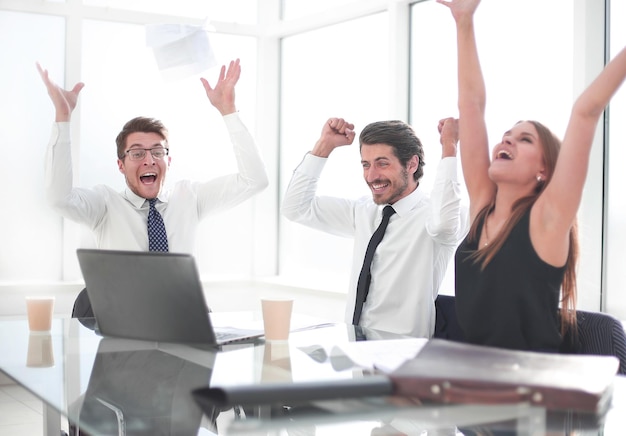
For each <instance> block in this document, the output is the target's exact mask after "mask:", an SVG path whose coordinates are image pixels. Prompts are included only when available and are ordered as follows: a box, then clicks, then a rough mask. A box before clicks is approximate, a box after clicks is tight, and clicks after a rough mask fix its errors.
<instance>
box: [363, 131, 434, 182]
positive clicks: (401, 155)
mask: <svg viewBox="0 0 626 436" xmlns="http://www.w3.org/2000/svg"><path fill="white" fill-rule="evenodd" d="M373 144H386V145H389V146H391V147H392V148H393V154H394V155H395V156H396V157H397V158H398V160H399V161H400V163H401V164H402V166H403V167H405V168H406V166H407V164H408V163H409V161H410V160H411V158H412V157H413V156H417V158H418V159H419V163H418V164H417V170H416V171H415V174H414V175H413V178H414V179H415V181H416V182H417V181H419V180H420V179H421V178H422V176H423V175H424V165H425V164H426V163H425V162H424V147H422V141H420V140H419V138H418V137H417V135H416V134H415V131H414V130H413V128H412V127H411V126H409V125H408V124H407V123H405V122H404V121H399V120H389V121H376V122H374V123H370V124H368V125H367V126H365V128H364V129H363V131H362V132H361V135H360V136H359V150H360V149H361V147H363V145H373Z"/></svg>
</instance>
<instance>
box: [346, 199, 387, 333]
mask: <svg viewBox="0 0 626 436" xmlns="http://www.w3.org/2000/svg"><path fill="white" fill-rule="evenodd" d="M394 213H396V211H395V210H394V209H393V207H391V206H385V208H384V209H383V219H382V221H381V222H380V225H379V226H378V228H377V229H376V231H375V232H374V234H373V235H372V238H371V239H370V242H369V244H367V250H366V251H365V259H364V260H363V268H361V274H359V281H358V283H357V286H356V304H355V306H354V316H353V317H352V324H354V325H358V324H359V320H360V319H361V311H362V310H363V303H365V300H367V293H368V292H369V288H370V281H371V279H372V276H371V274H370V266H371V265H372V259H374V252H375V251H376V247H378V244H380V241H382V240H383V236H385V229H386V228H387V224H389V218H390V217H391V215H393V214H394Z"/></svg>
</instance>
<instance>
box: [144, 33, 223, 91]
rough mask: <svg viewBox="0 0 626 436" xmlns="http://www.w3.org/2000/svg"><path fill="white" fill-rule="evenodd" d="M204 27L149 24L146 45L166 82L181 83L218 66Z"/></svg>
mask: <svg viewBox="0 0 626 436" xmlns="http://www.w3.org/2000/svg"><path fill="white" fill-rule="evenodd" d="M208 33H209V32H208V31H207V29H206V27H205V26H192V25H188V24H149V25H147V26H146V45H147V46H148V47H150V48H152V51H153V53H154V57H155V60H156V62H157V66H158V67H159V70H160V71H161V74H162V76H163V78H165V79H166V80H177V79H184V78H186V77H189V76H193V75H195V74H199V73H202V72H203V71H205V70H208V69H209V68H211V67H214V66H215V65H217V61H216V60H215V54H214V52H213V49H212V48H211V44H210V42H209V35H208Z"/></svg>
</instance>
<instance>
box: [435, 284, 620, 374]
mask: <svg viewBox="0 0 626 436" xmlns="http://www.w3.org/2000/svg"><path fill="white" fill-rule="evenodd" d="M435 309H436V321H435V334H434V337H435V338H440V339H449V340H453V341H460V342H463V341H464V338H463V331H462V330H461V327H460V326H459V323H458V321H457V318H456V305H455V298H454V296H451V295H438V296H437V299H436V300H435ZM576 320H577V322H578V337H577V338H576V339H574V342H575V343H576V344H575V346H574V349H575V350H576V351H575V353H576V354H596V355H603V356H615V357H617V358H618V359H619V362H620V364H619V370H618V373H619V374H626V333H625V332H624V326H623V325H622V323H621V322H620V321H619V320H617V319H616V318H614V317H613V316H611V315H609V314H607V313H602V312H589V311H585V310H577V311H576ZM572 340H573V339H572V337H571V334H566V335H565V337H564V338H563V343H564V344H565V347H564V348H567V347H568V345H567V344H568V343H571V342H572ZM563 352H564V353H571V351H569V350H567V351H566V350H563Z"/></svg>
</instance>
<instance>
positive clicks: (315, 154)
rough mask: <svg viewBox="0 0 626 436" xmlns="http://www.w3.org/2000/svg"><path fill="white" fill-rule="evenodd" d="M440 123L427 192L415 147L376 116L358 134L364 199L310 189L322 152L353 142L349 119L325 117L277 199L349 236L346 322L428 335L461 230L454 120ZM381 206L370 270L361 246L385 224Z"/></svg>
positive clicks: (412, 138)
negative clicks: (365, 187)
mask: <svg viewBox="0 0 626 436" xmlns="http://www.w3.org/2000/svg"><path fill="white" fill-rule="evenodd" d="M438 128H439V133H440V135H441V137H440V142H441V145H442V160H441V161H440V162H439V166H438V169H437V175H436V180H435V183H434V186H433V190H432V192H431V194H430V196H429V195H428V194H427V193H425V192H424V191H423V190H422V189H421V188H419V181H420V179H421V177H422V175H423V174H424V172H423V166H424V150H423V148H422V144H421V142H420V140H419V138H418V137H417V136H416V134H415V132H414V131H413V129H412V128H411V126H409V125H408V124H406V123H404V122H402V121H379V122H374V123H371V124H369V125H367V126H366V127H365V128H364V129H363V131H362V132H361V135H360V137H359V144H360V152H361V164H362V166H363V176H364V179H365V182H366V183H367V185H368V186H369V188H370V190H371V192H372V196H371V197H369V196H367V197H363V198H360V199H357V200H350V199H345V198H336V197H328V196H317V195H316V190H317V181H318V179H319V176H320V174H321V172H322V169H323V168H324V165H325V163H326V160H327V158H328V157H329V156H330V154H331V153H332V151H333V150H334V149H335V148H337V147H340V146H343V145H349V144H351V143H352V141H353V140H354V137H355V132H354V125H353V124H351V123H348V122H346V121H345V120H344V119H342V118H331V119H329V120H328V121H327V122H326V123H325V124H324V127H323V129H322V134H321V136H320V138H319V140H318V141H317V143H316V144H315V146H314V147H313V150H312V151H311V152H309V153H307V155H306V156H305V158H304V160H303V162H302V163H301V164H300V165H299V166H298V167H297V168H296V170H295V171H294V174H293V177H292V179H291V182H290V183H289V187H288V188H287V192H286V194H285V198H284V200H283V204H282V213H283V215H284V216H285V217H286V218H287V219H289V220H292V221H295V222H297V223H300V224H304V225H306V226H309V227H312V228H315V229H318V230H322V231H325V232H328V233H332V234H335V235H340V236H346V237H353V238H354V247H353V254H354V256H353V262H352V273H351V278H350V287H349V290H348V299H347V304H346V313H345V319H346V322H348V323H352V324H355V325H360V326H363V327H369V328H374V329H378V330H384V331H389V332H394V333H398V334H405V335H411V336H416V337H426V338H429V337H431V336H432V335H433V330H434V326H435V307H434V300H435V298H436V296H437V293H438V291H439V286H440V284H441V281H442V279H443V277H444V275H445V272H446V268H447V265H448V262H449V260H450V258H451V257H452V255H453V254H454V250H455V248H456V246H457V244H458V243H459V242H460V241H461V239H462V237H463V236H464V235H465V232H466V230H467V218H466V212H465V211H464V210H463V209H464V208H463V207H462V206H461V196H460V186H459V183H458V182H457V159H456V149H457V142H458V123H457V120H456V119H453V118H446V119H443V120H441V121H440V122H439V127H438ZM384 206H391V207H393V211H391V214H390V218H389V219H388V226H387V228H386V231H385V232H384V238H383V239H382V241H381V242H380V243H379V245H378V246H377V248H375V255H373V260H372V261H371V266H369V270H368V267H367V266H364V258H365V257H366V250H367V248H368V244H369V243H370V238H372V235H373V234H374V233H375V230H376V229H377V227H378V226H379V224H380V223H381V221H383V218H382V215H383V209H384ZM386 209H388V208H386ZM372 239H373V238H372ZM367 257H370V258H371V257H372V255H371V254H368V255H367ZM362 270H363V271H362ZM360 276H361V279H360V278H359V277H360ZM360 282H364V284H362V283H360ZM368 284H369V286H368ZM357 288H359V290H358V291H357ZM363 288H364V289H365V290H364V291H363ZM359 300H360V301H359Z"/></svg>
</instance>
